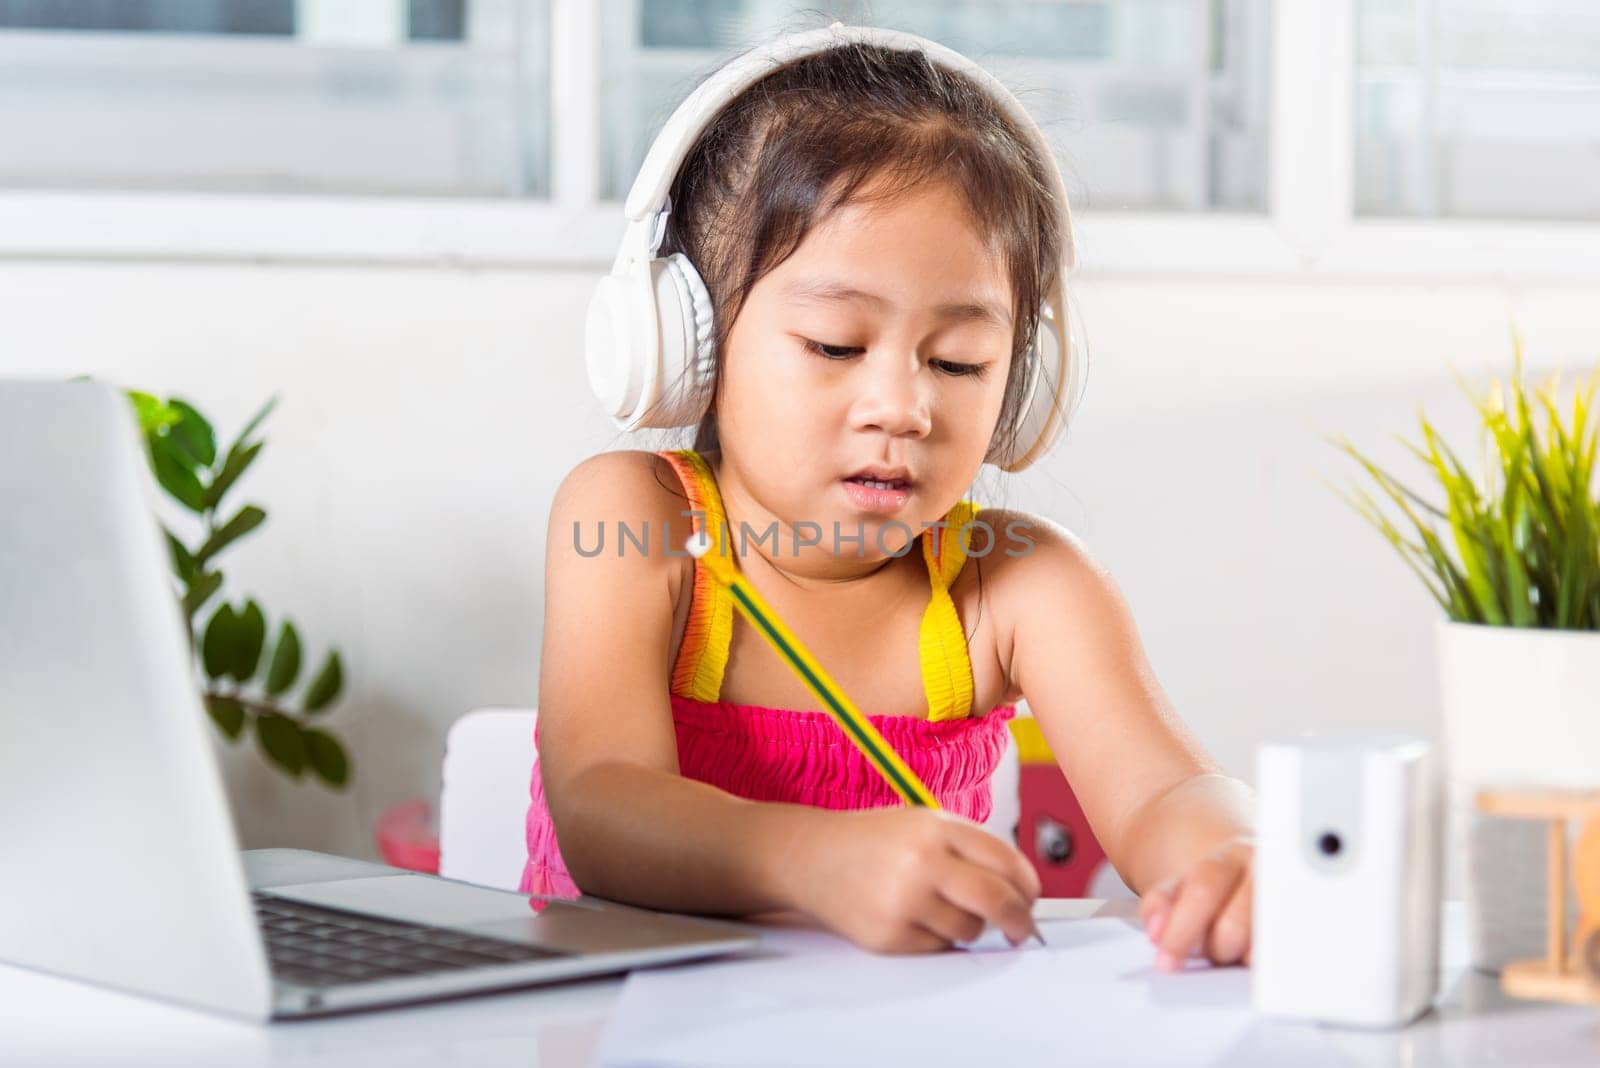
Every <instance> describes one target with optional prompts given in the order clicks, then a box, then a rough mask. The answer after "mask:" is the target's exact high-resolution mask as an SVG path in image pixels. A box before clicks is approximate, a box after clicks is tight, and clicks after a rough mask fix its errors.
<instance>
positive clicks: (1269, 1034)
mask: <svg viewBox="0 0 1600 1068" xmlns="http://www.w3.org/2000/svg"><path fill="white" fill-rule="evenodd" d="M1127 907H1128V905H1127V903H1117V904H1103V903H1101V902H1094V901H1041V902H1040V916H1041V919H1053V918H1066V917H1087V916H1092V915H1108V914H1109V915H1119V914H1124V913H1125V912H1126V910H1127ZM1463 920H1464V917H1463V916H1462V915H1461V913H1460V909H1459V908H1458V907H1456V906H1451V907H1449V908H1448V909H1447V912H1446V923H1445V934H1446V937H1445V947H1446V949H1445V955H1444V976H1443V982H1442V984H1441V988H1440V998H1439V1001H1438V1003H1437V1006H1436V1008H1435V1010H1434V1011H1433V1012H1431V1013H1428V1014H1427V1015H1425V1016H1424V1017H1423V1018H1422V1019H1421V1020H1419V1021H1418V1022H1416V1023H1415V1024H1413V1025H1412V1026H1411V1027H1408V1028H1405V1029H1403V1030H1399V1031H1392V1032H1359V1031H1356V1032H1352V1031H1340V1030H1335V1029H1326V1028H1321V1029H1315V1030H1316V1034H1315V1045H1314V1047H1308V1046H1307V1044H1306V1031H1305V1030H1304V1029H1301V1030H1299V1031H1297V1032H1295V1041H1294V1043H1293V1048H1294V1049H1296V1050H1297V1051H1298V1052H1299V1053H1304V1052H1305V1051H1306V1050H1307V1049H1308V1048H1315V1049H1316V1050H1317V1051H1318V1052H1325V1053H1326V1055H1327V1056H1326V1058H1318V1059H1319V1061H1321V1062H1323V1063H1328V1064H1353V1065H1368V1064H1371V1065H1378V1064H1383V1065H1391V1064H1404V1065H1414V1066H1427V1065H1444V1064H1449V1065H1465V1064H1494V1065H1517V1066H1526V1065H1546V1064H1548V1065H1578V1064H1585V1065H1594V1064H1600V1007H1595V1006H1570V1005H1550V1004H1544V1003H1537V1002H1521V1001H1515V1000H1512V999H1508V998H1506V997H1505V996H1504V995H1502V994H1501V993H1500V989H1499V984H1498V981H1497V980H1496V979H1494V978H1493V977H1491V976H1486V975H1482V974H1479V973H1477V972H1474V971H1472V970H1471V969H1469V968H1467V967H1466V966H1465V952H1464V950H1465V925H1464V922H1463ZM622 984H623V980H622V979H620V978H615V979H602V980H591V981H587V982H580V983H569V984H566V985H563V986H558V987H547V988H542V989H530V990H523V991H516V992H512V993H504V994H490V995H478V996H474V997H471V998H464V999H460V1000H457V1001H451V1002H440V1003H436V1004H431V1005H425V1006H417V1007H411V1008H405V1009H389V1010H382V1011H377V1012H370V1013H363V1014H359V1015H351V1016H345V1017H338V1018H328V1019H321V1020H305V1021H297V1022H292V1023H281V1024H274V1025H271V1026H260V1027H258V1026H254V1025H250V1024H244V1023H238V1022H235V1021H233V1020H229V1019H226V1018H223V1017H217V1016H210V1015H207V1014H205V1013H201V1012H196V1011H192V1010H189V1009H185V1008H180V1007H176V1006H172V1005H167V1004H163V1003H160V1002H153V1001H147V1000H145V999H142V998H137V997H134V996H131V995H127V994H122V993H119V992H116V991H111V990H103V989H99V988H96V987H91V986H87V985H84V984H80V983H75V982H72V981H70V980H66V979H60V978H56V977H54V976H48V975H42V974H39V973H35V972H30V971H26V970H23V969H20V968H12V967H9V966H6V965H0V1064H6V1065H10V1064H19V1065H21V1064H26V1065H30V1066H34V1065H36V1066H40V1068H44V1066H49V1065H68V1064H71V1065H95V1064H119V1065H122V1064H160V1065H166V1066H172V1068H179V1066H188V1065H196V1066H198V1065H205V1066H207V1068H210V1066H214V1065H222V1064H227V1065H257V1064H276V1063H280V1062H294V1063H297V1064H306V1065H316V1066H318V1068H325V1066H334V1065H382V1066H384V1068H405V1066H410V1065H443V1064H451V1065H459V1064H477V1063H504V1064H516V1065H521V1066H528V1065H532V1066H538V1068H568V1066H573V1065H586V1064H590V1063H593V1061H594V1059H595V1054H596V1052H597V1050H598V1049H599V1048H600V1043H601V1039H602V1036H603V1034H604V1032H605V1026H606V1022H607V1019H608V1017H609V1015H610V1013H611V1011H612V1009H613V1007H614V1006H615V1004H616V1002H617V999H618V995H619V993H620V992H621V989H622ZM1278 1026H1280V1025H1272V1026H1269V1027H1264V1028H1263V1029H1262V1030H1261V1032H1260V1035H1259V1040H1258V1041H1253V1042H1252V1043H1250V1044H1249V1045H1247V1046H1245V1047H1243V1048H1235V1049H1234V1050H1232V1051H1231V1055H1230V1056H1229V1058H1228V1060H1229V1062H1230V1063H1232V1064H1246V1063H1259V1064H1281V1063H1283V1053H1284V1047H1283V1046H1282V1045H1280V1044H1278V1043H1277V1041H1276V1040H1275V1037H1274V1036H1275V1035H1279V1037H1281V1035H1280V1034H1279V1032H1278V1031H1277V1030H1276V1028H1277V1027H1278ZM1281 1026H1282V1027H1299V1026H1300V1025H1287V1024H1286V1025H1281ZM993 1052H996V1053H999V1052H1001V1051H993ZM1071 1052H1072V1051H1069V1050H1064V1051H1062V1057H1063V1058H1065V1059H1070V1058H1071ZM1053 1059H1057V1058H1053Z"/></svg>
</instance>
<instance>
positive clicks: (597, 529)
mask: <svg viewBox="0 0 1600 1068" xmlns="http://www.w3.org/2000/svg"><path fill="white" fill-rule="evenodd" d="M688 508H689V501H688V497H687V496H686V495H685V494H684V492H683V484H682V483H681V482H679V480H678V475H677V472H676V471H675V470H674V469H673V467H672V465H671V464H670V463H668V462H667V461H666V459H664V458H663V457H662V456H660V455H659V454H657V453H653V452H646V451H643V450H638V449H628V450H619V451H616V452H602V453H599V454H597V455H594V456H591V457H589V458H588V459H586V460H584V461H583V462H582V463H580V464H578V465H577V466H576V467H574V468H573V469H572V470H571V471H570V472H568V473H567V476H566V478H564V479H563V480H562V482H561V485H560V487H559V488H558V489H557V490H556V495H555V500H554V501H553V502H552V504H551V506H550V532H549V533H550V541H549V549H550V551H551V553H552V554H555V553H556V552H557V550H558V547H559V548H561V549H565V548H567V547H568V546H569V545H571V547H572V548H573V549H574V551H576V554H577V555H579V556H586V557H593V556H595V555H599V556H602V557H608V558H618V559H626V558H630V557H637V558H641V559H649V560H651V561H654V562H655V563H656V565H657V566H659V567H663V568H665V569H667V570H672V569H673V568H675V567H677V566H679V565H681V563H682V560H683V557H682V556H681V555H680V554H681V551H682V548H683V545H682V543H683V541H684V540H685V539H687V538H688V536H689V531H690V522H689V519H688V518H687V517H686V516H685V515H684V514H683V513H684V512H685V511H687V510H688ZM602 539H603V540H602ZM601 545H603V551H602V552H600V553H598V554H596V553H595V552H594V551H593V550H594V549H595V548H596V546H601ZM619 547H621V550H622V551H621V553H619ZM669 547H670V548H671V549H672V550H673V551H672V552H670V553H669V552H666V551H664V550H665V549H667V548H669ZM562 555H572V554H571V553H562Z"/></svg>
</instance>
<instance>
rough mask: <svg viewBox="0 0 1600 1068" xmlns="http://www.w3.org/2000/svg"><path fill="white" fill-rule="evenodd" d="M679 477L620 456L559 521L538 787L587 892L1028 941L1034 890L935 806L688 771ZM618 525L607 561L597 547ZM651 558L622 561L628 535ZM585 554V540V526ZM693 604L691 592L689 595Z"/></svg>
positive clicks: (603, 460)
mask: <svg viewBox="0 0 1600 1068" xmlns="http://www.w3.org/2000/svg"><path fill="white" fill-rule="evenodd" d="M675 482H676V477H675V476H674V475H673V474H672V473H671V470H670V468H669V467H668V466H667V465H666V463H665V462H664V461H662V460H660V459H659V458H657V457H655V456H653V455H651V454H648V453H637V452H624V453H606V454H602V455H600V456H597V457H594V458H593V459H591V460H588V461H586V462H584V463H583V464H581V465H580V466H579V467H578V468H577V469H576V470H574V471H573V473H572V474H571V475H569V476H568V478H567V479H566V481H565V482H563V484H562V486H561V488H560V490H559V491H558V492H557V494H556V500H555V503H554V505H553V506H552V509H551V517H550V529H549V543H548V555H547V557H546V566H545V628H544V647H543V655H542V662H541V666H540V682H539V724H540V727H539V735H540V744H539V756H540V762H539V766H540V774H541V776H542V778H543V785H544V790H545V796H546V798H547V800H548V802H549V806H550V815H551V818H552V820H553V822H554V824H555V828H556V834H557V838H558V840H559V842H560V845H561V852H562V857H563V859H564V860H565V861H566V864H567V868H568V870H569V871H570V873H571V875H572V877H573V880H574V881H575V882H576V883H577V884H578V885H579V886H580V887H582V888H583V890H584V891H585V892H587V893H591V894H596V895H599V896H601V897H608V898H613V899H616V900H621V901H629V902H633V903H636V904H640V905H645V906H648V907H652V908H659V909H670V910H675V911H683V912H700V913H712V914H722V915H747V914H752V913H760V912H770V911H781V910H798V911H801V912H804V913H807V914H809V915H812V916H815V917H817V918H818V919H820V920H822V921H823V922H824V923H826V924H827V925H828V926H830V927H833V928H834V929H835V930H838V931H840V932H841V933H843V934H845V935H846V936H847V937H850V938H852V939H854V940H855V941H856V942H858V943H859V944H861V945H864V946H867V947H868V948H872V949H879V950H890V951H894V950H926V949H936V948H940V947H942V946H947V945H949V944H950V943H952V942H955V941H959V940H965V939H967V938H972V937H976V936H977V934H978V933H979V932H980V931H981V930H982V928H983V926H984V925H985V923H994V924H996V925H997V926H999V927H1001V928H1002V929H1003V930H1005V931H1006V932H1007V933H1008V935H1012V936H1014V939H1015V940H1017V941H1020V940H1021V939H1022V938H1023V937H1025V936H1026V934H1027V933H1028V932H1029V931H1030V930H1031V929H1032V916H1031V905H1032V901H1033V899H1034V898H1035V897H1037V895H1038V892H1039V889H1038V881H1037V877H1036V875H1035V874H1034V872H1033V870H1032V869H1031V868H1030V867H1029V866H1028V863H1027V861H1026V860H1025V859H1024V858H1023V857H1022V856H1021V854H1019V853H1017V852H1016V851H1015V850H1014V849H1011V848H1010V847H1008V846H1006V845H1005V844H1004V843H1002V842H1000V841H998V840H997V839H995V838H993V837H992V836H990V835H989V834H988V833H987V832H985V831H983V830H982V829H981V828H979V827H978V826H977V825H976V824H972V823H971V822H970V821H961V820H957V819H955V818H947V817H944V816H943V815H942V814H938V813H933V812H929V811H927V810H912V809H907V808H897V809H883V810H875V811H870V812H827V811H823V810H819V809H813V808H810V807H806V806H799V805H781V804H770V803H756V802H750V801H746V800H743V799H740V798H737V797H734V796H732V795H731V794H728V793H726V792H724V791H722V790H719V789H716V788H714V787H712V786H709V785H706V784H704V783H700V782H696V781H693V780H690V779H686V778H684V777H683V776H682V775H680V774H679V769H678V759H677V739H676V734H675V731H674V728H673V722H672V710H671V701H670V697H669V692H668V686H667V681H668V679H669V676H670V670H671V665H670V663H669V656H670V649H671V637H672V620H673V607H674V594H675V584H676V583H677V582H678V581H682V580H683V579H684V578H685V576H687V575H688V569H687V567H686V566H685V564H684V561H683V558H681V557H668V556H666V555H665V553H664V552H663V551H662V524H668V526H667V529H668V530H669V531H670V532H671V533H670V539H671V542H672V544H673V547H674V551H681V546H682V543H683V541H684V540H685V539H687V537H688V535H689V525H688V524H689V521H688V519H687V518H686V517H684V516H683V515H681V514H680V513H681V511H682V510H683V509H684V508H686V507H687V505H686V504H685V503H684V501H683V498H682V497H681V496H680V495H677V494H675V493H673V492H671V491H670V490H668V489H666V488H664V487H666V486H672V485H674V483H675ZM602 520H603V521H604V522H605V524H606V527H607V540H606V544H605V549H604V551H602V552H600V553H599V554H597V555H591V556H584V555H583V554H582V553H580V552H579V551H578V547H579V545H580V544H581V545H582V546H583V548H584V550H585V551H586V552H592V550H593V548H594V546H595V544H596V540H597V538H598V525H599V523H600V522H601V521H602ZM646 521H648V523H649V528H648V529H649V541H650V546H651V548H650V552H649V553H648V554H642V553H640V552H639V551H638V550H637V549H636V548H635V547H634V546H633V545H632V544H631V543H630V544H629V546H628V550H627V552H626V553H623V554H620V555H619V554H618V552H617V540H616V537H617V524H618V523H619V522H627V523H629V524H630V526H631V529H632V530H633V531H634V532H635V534H638V532H639V531H640V530H641V529H642V524H643V523H644V522H646ZM575 523H576V524H577V525H578V527H579V532H580V536H581V542H579V541H575V539H574V529H573V528H574V524H575ZM686 595H687V594H685V596H686Z"/></svg>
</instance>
